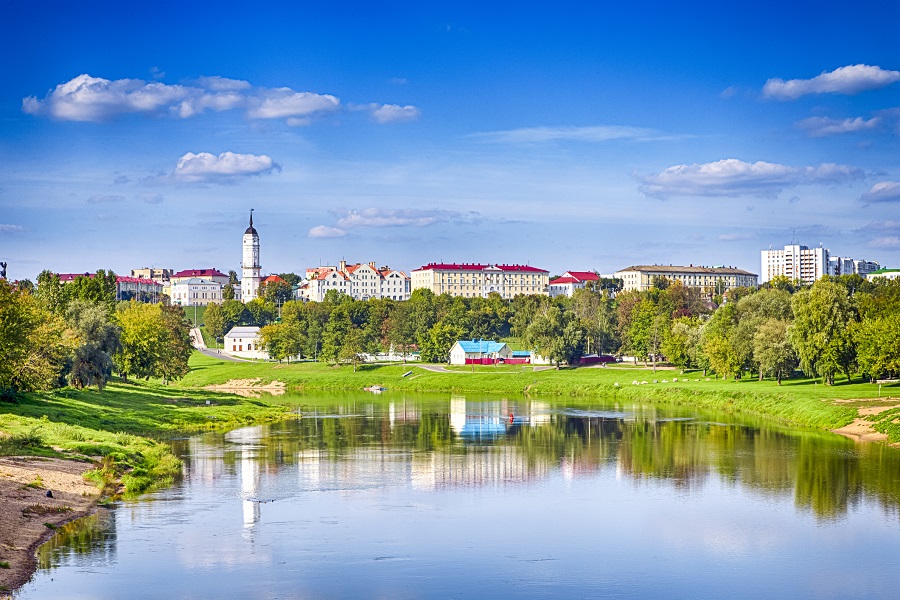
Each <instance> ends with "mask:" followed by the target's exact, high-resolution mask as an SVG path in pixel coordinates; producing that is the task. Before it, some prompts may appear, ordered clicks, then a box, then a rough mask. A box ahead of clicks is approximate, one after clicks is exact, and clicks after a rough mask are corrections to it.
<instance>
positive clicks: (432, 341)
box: [418, 321, 464, 363]
mask: <svg viewBox="0 0 900 600" xmlns="http://www.w3.org/2000/svg"><path fill="white" fill-rule="evenodd" d="M463 335H464V334H463V331H462V330H461V329H460V328H459V327H457V326H454V325H451V324H449V323H445V322H444V321H439V322H438V323H435V325H434V327H432V328H431V329H429V330H428V332H427V333H426V334H425V335H424V336H421V337H419V338H418V339H419V351H420V354H421V357H422V360H423V361H424V362H432V363H445V362H448V361H449V360H450V348H452V347H453V344H455V343H456V341H457V340H460V339H462V338H463Z"/></svg>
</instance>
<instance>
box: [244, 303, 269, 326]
mask: <svg viewBox="0 0 900 600" xmlns="http://www.w3.org/2000/svg"><path fill="white" fill-rule="evenodd" d="M244 307H245V308H246V309H247V312H249V313H250V323H248V324H249V325H257V326H259V327H262V326H263V325H268V324H269V323H272V322H273V321H275V305H274V304H272V303H271V302H267V301H266V300H264V299H263V298H254V299H253V300H251V301H250V302H247V303H246V304H245V305H244Z"/></svg>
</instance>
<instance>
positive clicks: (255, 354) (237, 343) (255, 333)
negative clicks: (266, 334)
mask: <svg viewBox="0 0 900 600" xmlns="http://www.w3.org/2000/svg"><path fill="white" fill-rule="evenodd" d="M223 345H224V347H225V348H224V350H223V352H225V353H226V354H230V355H232V356H240V357H241V358H259V359H263V360H268V359H269V353H268V352H266V351H265V350H260V349H259V327H243V326H241V327H232V328H231V331H229V332H228V333H226V334H225V343H224V344H223Z"/></svg>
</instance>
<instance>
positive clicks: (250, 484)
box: [15, 394, 900, 600]
mask: <svg viewBox="0 0 900 600" xmlns="http://www.w3.org/2000/svg"><path fill="white" fill-rule="evenodd" d="M297 400H298V403H301V404H304V405H305V406H304V408H303V409H302V410H303V416H302V417H298V418H296V419H293V420H290V421H287V422H283V423H278V424H274V425H268V426H259V427H248V428H244V429H239V430H235V431H231V432H228V433H207V434H202V435H197V436H194V437H191V438H189V439H184V440H176V441H174V442H173V444H174V448H175V451H176V452H177V453H178V454H179V455H180V456H181V457H182V459H183V460H184V465H185V466H184V477H183V479H182V480H181V481H179V482H178V483H177V484H176V485H174V486H172V487H170V488H168V489H165V490H161V491H159V492H156V493H153V494H150V495H147V496H144V497H141V498H140V499H138V500H133V501H123V502H120V503H118V504H117V505H116V506H114V507H113V508H112V509H111V510H109V511H108V512H105V513H102V514H99V515H96V516H94V517H91V518H88V519H84V520H82V521H79V522H76V523H73V524H71V525H70V526H68V527H67V528H66V531H65V532H63V534H62V535H59V536H57V537H56V538H55V539H54V540H52V541H51V542H49V543H48V544H46V545H45V546H44V547H42V548H41V550H40V552H39V560H40V564H41V567H40V569H39V570H38V572H37V573H36V574H35V576H34V578H33V579H32V581H31V582H30V583H29V584H27V585H26V586H25V587H24V588H22V589H21V590H20V591H19V592H18V593H16V594H15V598H16V599H17V600H30V599H38V598H40V599H43V598H85V599H87V598H90V599H104V598H260V599H274V598H457V597H465V598H471V597H476V598H480V597H502V598H506V597H519V598H556V597H570V598H760V597H769V598H841V599H842V600H845V599H847V598H854V599H856V598H896V597H897V594H900V569H898V568H897V566H896V565H897V558H898V557H900V516H898V505H900V452H898V451H897V450H896V449H893V448H888V447H884V446H881V445H857V444H854V443H853V442H851V441H849V440H845V439H843V438H840V437H837V436H834V435H831V434H825V433H819V432H810V431H796V430H787V429H783V428H779V427H775V426H773V425H771V424H768V423H766V422H765V421H760V420H747V419H740V418H735V417H733V416H728V415H724V414H714V413H701V412H696V411H684V410H663V409H659V408H653V407H649V406H640V405H624V406H623V405H619V406H610V405H602V404H598V405H597V406H596V407H594V408H592V409H590V410H586V409H584V408H583V404H582V408H577V409H576V408H570V407H567V406H566V405H565V404H564V401H557V402H555V403H547V402H536V401H529V400H497V399H484V398H477V397H472V396H469V397H462V396H453V397H449V396H444V397H433V396H432V397H423V396H420V397H417V396H399V395H398V396H396V397H392V396H389V395H387V394H385V395H383V396H381V397H375V396H372V395H367V394H366V395H349V396H347V395H344V396H334V397H326V396H321V395H320V396H316V397H314V398H313V397H306V398H303V397H300V398H298V399H297Z"/></svg>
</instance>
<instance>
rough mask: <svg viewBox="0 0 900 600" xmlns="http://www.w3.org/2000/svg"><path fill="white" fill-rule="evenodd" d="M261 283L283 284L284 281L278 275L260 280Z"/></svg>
mask: <svg viewBox="0 0 900 600" xmlns="http://www.w3.org/2000/svg"><path fill="white" fill-rule="evenodd" d="M262 282H263V283H284V279H282V278H281V277H279V276H278V275H269V276H268V277H266V278H265V279H263V280H262Z"/></svg>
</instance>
